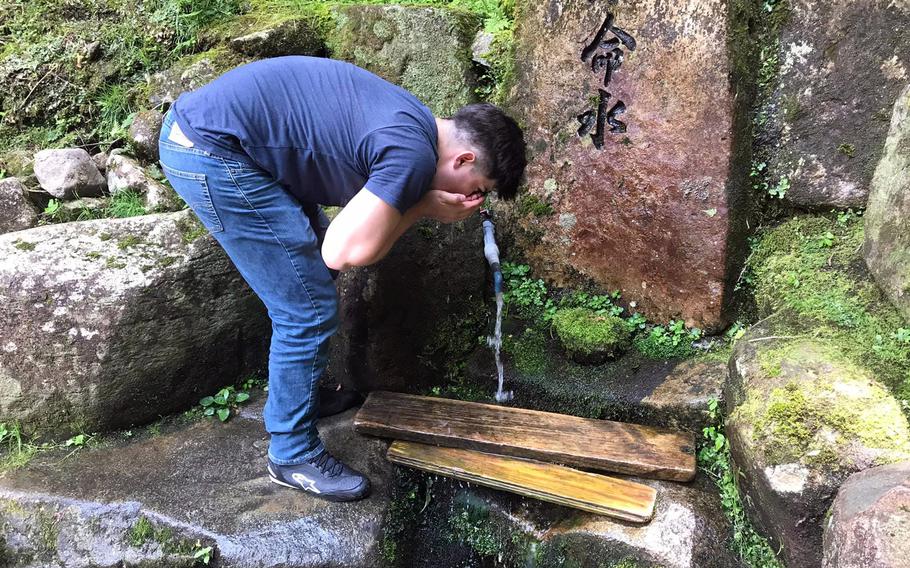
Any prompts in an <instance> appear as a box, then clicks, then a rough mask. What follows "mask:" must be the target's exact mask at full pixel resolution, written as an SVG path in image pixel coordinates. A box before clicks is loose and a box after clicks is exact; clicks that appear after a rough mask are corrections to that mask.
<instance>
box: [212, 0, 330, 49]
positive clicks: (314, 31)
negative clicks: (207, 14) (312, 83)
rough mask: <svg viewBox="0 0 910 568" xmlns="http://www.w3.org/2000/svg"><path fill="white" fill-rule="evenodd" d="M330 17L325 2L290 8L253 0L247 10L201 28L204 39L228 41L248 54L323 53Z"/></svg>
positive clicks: (223, 43) (224, 42)
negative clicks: (210, 26)
mask: <svg viewBox="0 0 910 568" xmlns="http://www.w3.org/2000/svg"><path fill="white" fill-rule="evenodd" d="M333 28H334V18H333V17H332V14H331V12H330V10H329V8H328V6H326V5H325V4H317V3H309V4H302V5H299V6H295V7H293V8H291V5H290V4H288V5H287V6H283V5H280V4H276V3H274V2H263V1H262V0H254V1H252V2H251V10H250V11H249V12H247V13H246V14H244V15H242V16H238V17H236V18H232V19H230V20H228V21H226V22H224V23H222V24H219V25H217V26H214V27H213V28H212V29H210V30H207V31H206V32H204V34H203V37H204V41H207V42H209V43H212V44H214V45H225V44H229V45H230V47H231V49H233V50H234V51H236V52H237V53H240V54H242V55H246V56H250V57H279V56H282V55H317V56H321V55H325V52H326V38H327V37H328V34H329V33H330V32H331V30H332V29H333Z"/></svg>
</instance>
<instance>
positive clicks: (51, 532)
mask: <svg viewBox="0 0 910 568" xmlns="http://www.w3.org/2000/svg"><path fill="white" fill-rule="evenodd" d="M35 521H36V523H37V527H36V529H37V535H36V537H37V539H36V543H37V548H38V553H39V554H40V555H42V556H44V557H45V558H47V557H53V556H56V554H57V542H58V541H59V540H60V527H59V523H58V521H57V518H56V516H55V515H53V514H51V513H49V512H48V511H46V510H45V509H44V508H43V507H42V508H40V509H38V511H37V513H36V515H35Z"/></svg>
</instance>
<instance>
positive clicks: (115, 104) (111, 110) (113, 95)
mask: <svg viewBox="0 0 910 568" xmlns="http://www.w3.org/2000/svg"><path fill="white" fill-rule="evenodd" d="M95 105H96V106H97V108H98V114H99V118H100V120H99V124H98V133H99V135H100V136H101V137H102V138H104V139H105V140H109V141H113V140H118V139H120V138H123V137H124V136H125V135H126V132H127V130H129V126H130V124H129V123H131V122H132V117H133V116H134V114H133V113H134V109H133V106H132V102H131V101H130V96H129V92H128V91H127V90H126V88H124V86H123V85H119V84H115V85H111V86H110V87H108V88H107V90H105V91H103V92H102V93H101V94H100V95H99V96H98V98H96V99H95Z"/></svg>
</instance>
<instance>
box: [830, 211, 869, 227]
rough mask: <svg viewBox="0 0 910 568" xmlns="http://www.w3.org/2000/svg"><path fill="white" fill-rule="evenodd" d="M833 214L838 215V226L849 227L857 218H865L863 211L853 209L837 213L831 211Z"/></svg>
mask: <svg viewBox="0 0 910 568" xmlns="http://www.w3.org/2000/svg"><path fill="white" fill-rule="evenodd" d="M831 212H832V213H837V224H838V225H849V224H850V223H852V222H853V221H855V220H856V219H857V218H859V217H862V216H863V212H862V210H859V211H854V210H853V209H852V208H851V209H847V210H846V211H836V210H833V209H832V210H831Z"/></svg>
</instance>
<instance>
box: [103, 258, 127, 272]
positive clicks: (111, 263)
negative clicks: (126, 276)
mask: <svg viewBox="0 0 910 568" xmlns="http://www.w3.org/2000/svg"><path fill="white" fill-rule="evenodd" d="M104 267H105V268H110V269H113V270H119V269H121V268H126V263H125V262H121V261H119V260H118V259H117V257H115V256H109V257H107V260H105V261H104Z"/></svg>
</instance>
